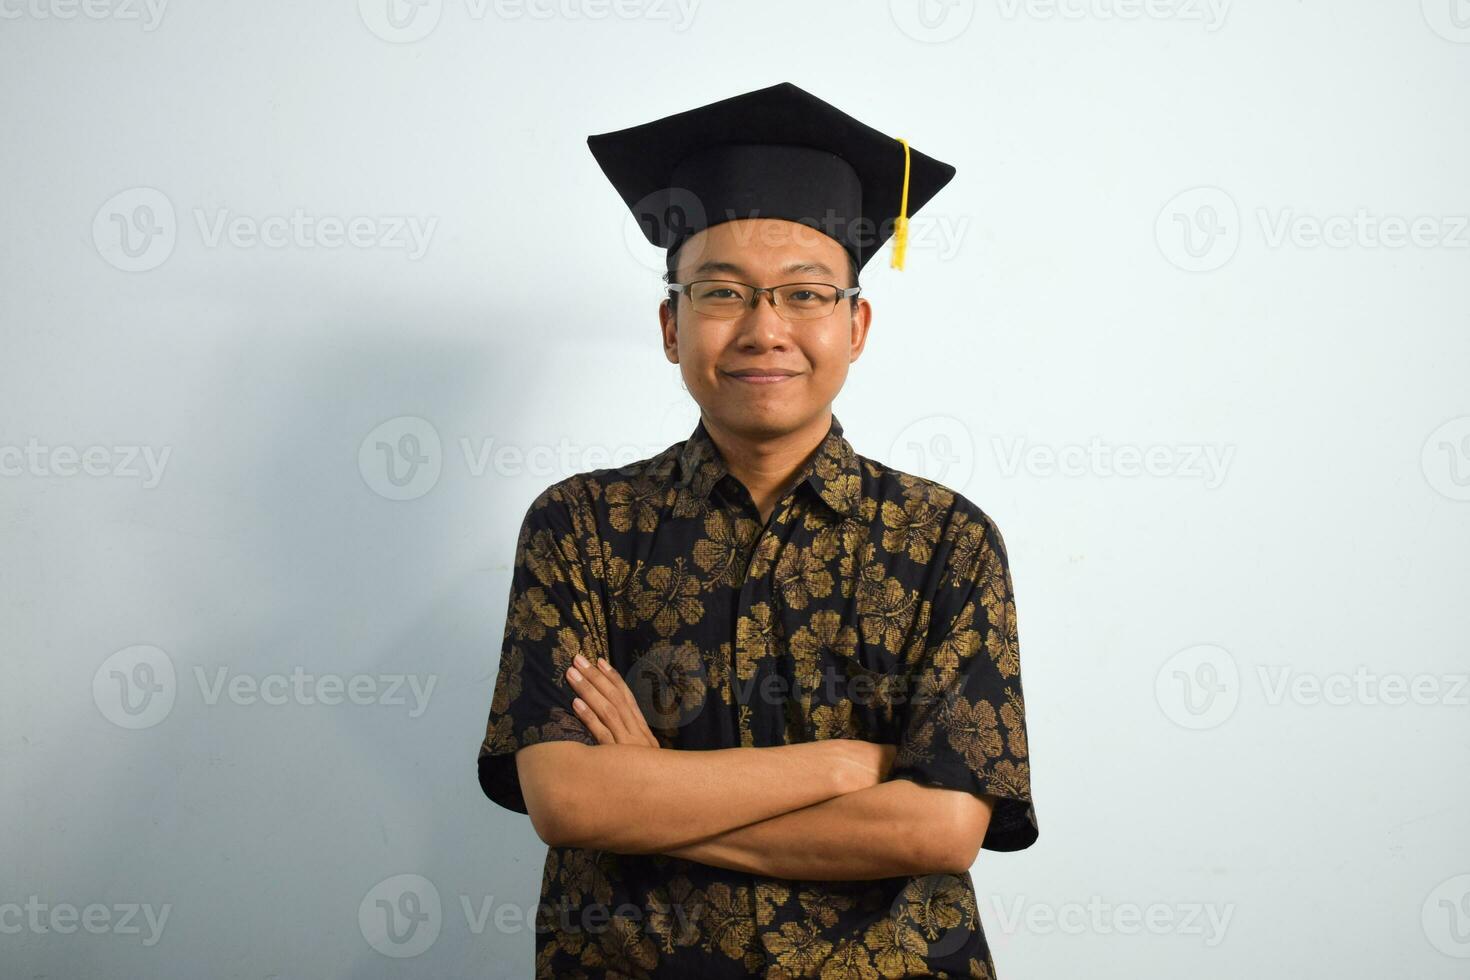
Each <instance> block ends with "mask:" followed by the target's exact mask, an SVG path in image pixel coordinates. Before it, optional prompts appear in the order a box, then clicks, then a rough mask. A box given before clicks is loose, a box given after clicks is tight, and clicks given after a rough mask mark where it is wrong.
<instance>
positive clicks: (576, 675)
mask: <svg viewBox="0 0 1470 980" xmlns="http://www.w3.org/2000/svg"><path fill="white" fill-rule="evenodd" d="M593 670H594V671H595V670H596V668H593ZM567 680H568V681H570V682H571V685H572V690H573V691H576V692H577V694H579V695H581V698H582V700H583V701H585V702H587V706H588V707H589V708H590V709H592V712H593V713H594V714H596V715H597V719H598V720H599V721H601V722H602V723H603V724H604V725H606V726H607V727H608V728H609V729H610V730H612V731H613V732H614V734H617V733H618V732H619V731H621V729H622V721H621V719H620V718H619V717H618V712H617V708H616V706H615V705H614V704H613V703H612V702H610V701H609V700H608V698H607V695H605V694H604V693H603V692H602V690H601V689H600V688H599V687H598V686H597V683H596V681H597V678H596V676H595V674H594V673H593V672H592V671H587V670H580V669H578V668H577V667H568V668H567Z"/></svg>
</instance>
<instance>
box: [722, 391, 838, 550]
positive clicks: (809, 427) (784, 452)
mask: <svg viewBox="0 0 1470 980" xmlns="http://www.w3.org/2000/svg"><path fill="white" fill-rule="evenodd" d="M704 427H705V431H707V432H708V433H709V436H710V440H711V441H712V442H714V444H715V447H716V448H717V449H719V451H720V455H721V456H722V457H724V460H725V466H726V467H727V468H728V469H729V471H730V473H731V474H732V475H733V476H734V477H735V479H737V480H739V481H740V482H741V483H743V484H744V485H745V489H747V490H749V491H750V496H751V498H752V499H753V500H754V501H755V507H756V510H757V511H759V513H760V517H761V521H762V522H765V521H767V520H769V519H770V516H771V512H772V511H773V510H775V508H776V502H777V501H779V500H780V499H781V498H782V497H783V496H785V495H786V493H787V492H788V491H789V490H790V489H791V482H792V479H793V478H794V477H795V476H796V474H797V472H798V471H800V469H801V468H802V466H804V465H805V464H806V461H807V460H808V459H809V458H810V457H811V455H812V453H814V452H816V450H817V448H818V447H819V446H821V444H822V440H824V439H826V438H827V432H828V431H829V430H830V429H831V427H832V412H831V409H830V407H829V408H828V410H827V411H825V412H823V413H822V414H821V415H819V416H817V417H816V418H815V419H813V420H812V421H811V422H810V423H808V424H806V425H803V426H802V427H801V428H799V429H796V430H795V431H792V432H787V433H783V434H781V435H780V436H776V437H773V438H754V439H753V438H751V437H749V436H747V435H743V434H741V433H738V432H732V431H730V430H728V429H725V428H723V427H721V426H720V425H719V424H718V423H713V422H711V421H710V419H709V417H708V416H705V417H704Z"/></svg>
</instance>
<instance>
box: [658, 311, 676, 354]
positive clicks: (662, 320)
mask: <svg viewBox="0 0 1470 980" xmlns="http://www.w3.org/2000/svg"><path fill="white" fill-rule="evenodd" d="M658 325H659V333H660V334H661V335H662V337H663V344H664V357H667V358H668V359H669V363H670V364H678V363H679V321H678V317H677V312H676V311H675V309H674V304H673V303H671V302H669V300H668V299H665V300H664V301H663V302H662V303H660V304H658Z"/></svg>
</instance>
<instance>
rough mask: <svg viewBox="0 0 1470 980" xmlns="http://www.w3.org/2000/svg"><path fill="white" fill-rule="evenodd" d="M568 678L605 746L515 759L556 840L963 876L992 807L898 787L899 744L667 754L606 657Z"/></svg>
mask: <svg viewBox="0 0 1470 980" xmlns="http://www.w3.org/2000/svg"><path fill="white" fill-rule="evenodd" d="M567 680H568V682H569V683H570V684H571V686H572V689H573V690H574V691H576V693H577V695H578V697H577V698H576V699H575V700H574V701H573V705H572V707H573V710H574V711H575V712H576V714H577V717H578V718H580V719H581V720H582V722H583V724H585V725H586V726H587V729H588V731H590V732H591V733H592V735H593V737H594V738H596V740H597V745H595V746H592V745H583V744H581V743H578V742H569V741H553V742H543V743H538V744H536V745H530V746H527V747H525V748H523V749H521V750H520V751H518V752H517V753H516V767H517V771H518V773H519V777H520V782H521V790H522V793H523V795H524V797H525V800H526V809H527V810H528V811H529V813H530V817H531V823H532V826H534V827H535V829H536V832H537V834H539V835H540V836H541V838H542V840H544V841H546V842H547V843H548V844H551V845H554V846H567V847H587V848H594V849H600V850H610V851H615V852H619V853H625V854H656V853H664V854H671V855H673V856H675V857H681V858H687V859H689V860H692V861H699V862H701V863H703V864H709V865H714V866H716V867H722V868H730V869H733V870H737V871H746V872H750V873H754V874H761V875H766V876H769V877H777V878H795V879H812V880H827V881H835V880H854V879H866V878H886V877H893V876H898V875H919V874H930V873H939V872H949V873H955V874H962V873H964V872H966V871H968V870H969V868H970V866H971V865H972V864H973V863H974V861H975V858H976V856H977V855H978V854H979V850H980V842H981V841H982V840H983V839H984V837H985V831H986V828H987V826H988V825H989V821H990V814H991V812H992V809H993V804H994V801H993V799H992V798H991V797H982V796H976V795H974V794H972V793H968V792H964V791H961V790H953V789H947V788H943V787H937V786H921V785H919V784H918V783H915V782H913V781H911V780H907V779H894V780H887V776H888V771H889V768H890V766H891V765H892V762H893V755H894V746H892V745H885V744H881V743H875V742H865V741H860V740H857V739H827V740H823V741H817V742H806V743H801V744H796V745H780V746H772V747H769V748H734V749H711V750H706V751H689V750H679V749H664V748H661V747H660V746H659V744H658V740H657V739H656V738H654V737H653V734H652V733H651V732H650V730H649V728H648V723H647V721H646V720H645V719H644V717H643V712H642V710H641V709H640V708H639V706H638V702H637V700H636V699H635V698H634V697H633V693H632V691H630V690H629V689H628V686H627V684H626V683H625V682H624V681H623V678H622V676H621V675H620V674H619V673H618V672H617V671H616V670H614V669H612V668H611V667H610V666H608V664H607V662H606V660H605V659H599V660H598V662H597V665H595V666H594V665H591V664H589V663H588V662H587V661H586V660H584V659H583V658H582V657H581V656H578V657H577V663H576V665H574V666H572V667H571V668H569V669H568V671H567Z"/></svg>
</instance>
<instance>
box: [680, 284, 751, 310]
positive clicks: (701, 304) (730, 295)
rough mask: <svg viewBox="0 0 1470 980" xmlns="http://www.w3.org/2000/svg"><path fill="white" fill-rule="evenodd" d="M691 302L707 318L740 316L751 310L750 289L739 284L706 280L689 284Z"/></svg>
mask: <svg viewBox="0 0 1470 980" xmlns="http://www.w3.org/2000/svg"><path fill="white" fill-rule="evenodd" d="M689 301H690V303H692V304H693V306H694V310H695V312H697V313H703V314H704V315H705V316H723V317H731V316H739V315H740V314H741V313H743V312H744V311H745V310H747V309H749V308H750V287H749V286H746V285H743V284H741V283H738V282H725V281H723V280H719V279H704V280H701V281H699V282H692V283H690V284H689Z"/></svg>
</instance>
